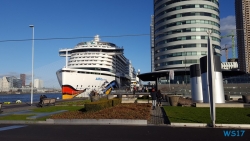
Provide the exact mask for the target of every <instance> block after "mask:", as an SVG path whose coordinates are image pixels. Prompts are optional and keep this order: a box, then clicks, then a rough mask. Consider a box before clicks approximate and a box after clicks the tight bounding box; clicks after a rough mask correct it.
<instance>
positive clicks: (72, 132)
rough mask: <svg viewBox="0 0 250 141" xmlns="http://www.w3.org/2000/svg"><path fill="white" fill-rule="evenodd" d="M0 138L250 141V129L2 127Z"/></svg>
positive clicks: (20, 140) (39, 140)
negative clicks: (226, 132)
mask: <svg viewBox="0 0 250 141" xmlns="http://www.w3.org/2000/svg"><path fill="white" fill-rule="evenodd" d="M229 130H231V131H235V133H236V134H235V135H236V136H234V137H232V136H230V137H225V136H224V132H225V131H229ZM243 131H244V133H243ZM237 133H239V134H237ZM232 135H233V134H232ZM237 135H238V136H237ZM0 139H1V141H2V140H3V141H12V140H13V141H17V140H18V141H179V140H183V141H191V140H192V141H224V140H227V141H230V140H232V141H237V140H240V141H247V140H250V129H247V130H246V129H227V128H187V127H170V126H118V125H101V126H100V125H5V124H1V125H0Z"/></svg>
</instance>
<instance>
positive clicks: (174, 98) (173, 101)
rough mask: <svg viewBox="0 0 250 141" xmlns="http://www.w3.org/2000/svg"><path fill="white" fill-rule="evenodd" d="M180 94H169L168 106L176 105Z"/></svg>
mask: <svg viewBox="0 0 250 141" xmlns="http://www.w3.org/2000/svg"><path fill="white" fill-rule="evenodd" d="M179 98H180V96H169V104H170V106H177V105H178V101H179Z"/></svg>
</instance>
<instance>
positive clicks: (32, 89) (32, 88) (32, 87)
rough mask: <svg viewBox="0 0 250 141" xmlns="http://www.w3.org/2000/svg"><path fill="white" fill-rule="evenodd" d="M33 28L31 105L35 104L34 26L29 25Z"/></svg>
mask: <svg viewBox="0 0 250 141" xmlns="http://www.w3.org/2000/svg"><path fill="white" fill-rule="evenodd" d="M29 27H30V28H32V59H31V60H32V65H31V66H32V69H31V95H30V105H31V106H32V104H33V91H34V25H29Z"/></svg>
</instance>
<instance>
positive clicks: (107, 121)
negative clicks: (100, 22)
mask: <svg viewBox="0 0 250 141" xmlns="http://www.w3.org/2000/svg"><path fill="white" fill-rule="evenodd" d="M0 124H55V125H137V126H147V125H148V124H147V120H130V119H47V120H46V121H32V120H29V121H25V120H0Z"/></svg>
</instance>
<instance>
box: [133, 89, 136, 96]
mask: <svg viewBox="0 0 250 141" xmlns="http://www.w3.org/2000/svg"><path fill="white" fill-rule="evenodd" d="M135 91H136V86H134V88H133V95H134V97H135Z"/></svg>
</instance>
